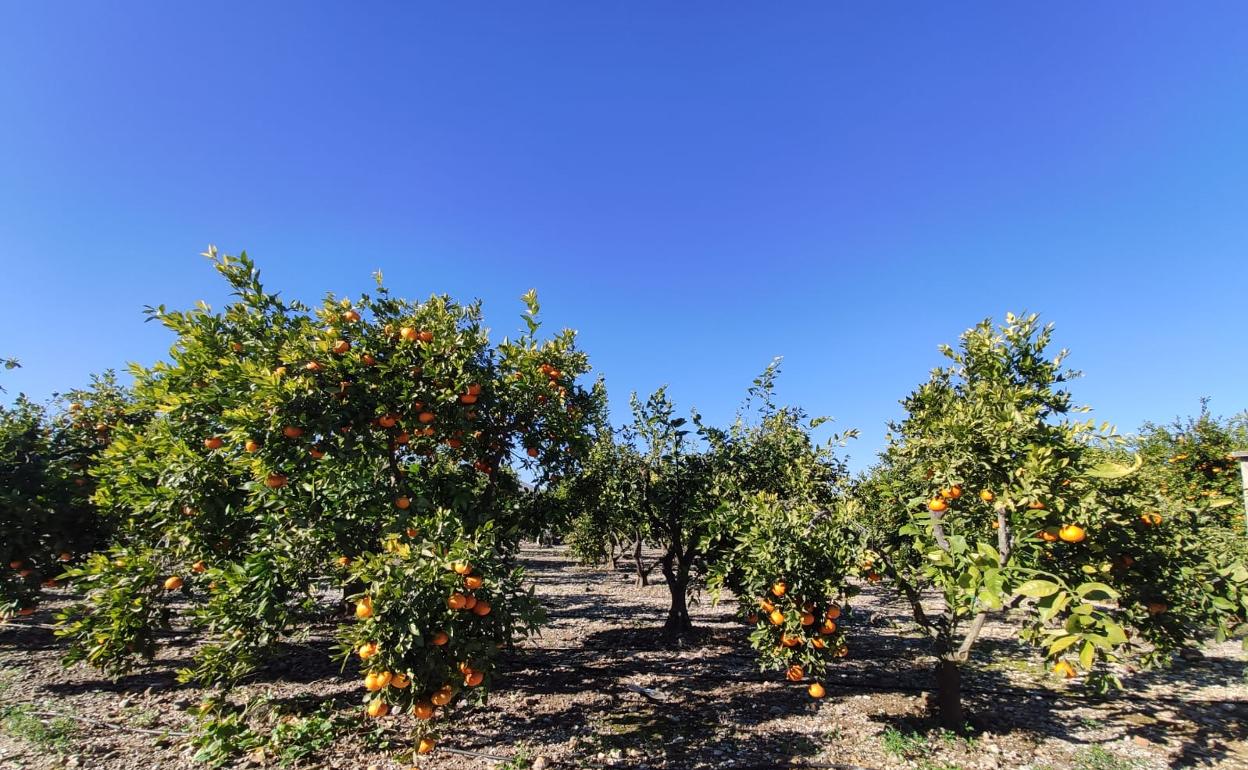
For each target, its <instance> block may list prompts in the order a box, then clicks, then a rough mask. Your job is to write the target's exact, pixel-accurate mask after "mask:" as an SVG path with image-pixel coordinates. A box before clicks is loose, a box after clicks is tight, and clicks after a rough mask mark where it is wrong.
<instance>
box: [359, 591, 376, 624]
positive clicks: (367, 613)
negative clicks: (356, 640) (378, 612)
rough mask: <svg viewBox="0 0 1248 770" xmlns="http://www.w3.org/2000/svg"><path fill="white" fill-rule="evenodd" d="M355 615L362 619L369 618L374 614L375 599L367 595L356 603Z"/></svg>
mask: <svg viewBox="0 0 1248 770" xmlns="http://www.w3.org/2000/svg"><path fill="white" fill-rule="evenodd" d="M355 616H356V617H357V618H359V619H360V620H368V619H369V618H371V617H372V616H373V600H372V599H371V598H369V597H367V596H365V597H364V598H363V599H360V600H359V601H358V602H356V603H355Z"/></svg>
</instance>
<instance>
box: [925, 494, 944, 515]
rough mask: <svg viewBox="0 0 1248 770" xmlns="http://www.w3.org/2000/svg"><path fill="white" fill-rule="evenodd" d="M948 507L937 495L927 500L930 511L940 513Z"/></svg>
mask: <svg viewBox="0 0 1248 770" xmlns="http://www.w3.org/2000/svg"><path fill="white" fill-rule="evenodd" d="M948 507H949V504H948V503H946V502H945V501H944V500H941V499H940V498H939V497H933V498H932V499H931V500H928V501H927V509H928V510H929V511H931V512H932V513H940V512H941V511H943V510H945V509H946V508H948Z"/></svg>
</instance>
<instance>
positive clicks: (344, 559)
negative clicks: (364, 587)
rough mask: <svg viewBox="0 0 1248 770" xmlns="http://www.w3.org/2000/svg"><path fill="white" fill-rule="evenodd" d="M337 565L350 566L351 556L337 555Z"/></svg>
mask: <svg viewBox="0 0 1248 770" xmlns="http://www.w3.org/2000/svg"><path fill="white" fill-rule="evenodd" d="M338 566H339V567H349V566H351V558H350V557H348V556H339V557H338Z"/></svg>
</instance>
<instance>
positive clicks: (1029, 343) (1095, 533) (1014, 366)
mask: <svg viewBox="0 0 1248 770" xmlns="http://www.w3.org/2000/svg"><path fill="white" fill-rule="evenodd" d="M1051 337H1052V327H1051V326H1043V327H1042V326H1041V325H1040V324H1039V322H1038V320H1037V317H1036V316H1034V315H1030V316H1022V317H1020V316H1014V315H1007V317H1006V322H1005V324H1003V325H1002V326H1001V327H1000V328H994V327H993V325H992V324H991V322H989V321H985V322H983V323H981V324H979V325H977V326H976V327H974V328H972V329H970V330H968V331H967V332H966V333H965V334H963V335H962V338H961V344H960V348H959V349H958V350H956V351H955V350H953V349H951V348H949V347H944V348H942V350H943V352H944V353H945V355H946V356H947V357H948V358H949V359H950V360H951V361H952V362H953V365H952V366H950V367H946V368H938V369H936V370H934V371H933V372H932V375H931V379H930V380H929V382H927V383H925V384H924V385H922V386H921V387H920V388H919V389H918V390H916V391H915V392H914V393H913V394H911V395H910V396H909V397H908V398H907V399H906V400H905V401H904V402H903V404H904V405H905V407H906V410H907V412H908V415H907V417H906V419H905V420H904V421H902V422H901V423H899V424H894V425H893V426H892V431H893V434H892V435H891V436H890V443H889V448H888V450H887V452H886V453H885V455H884V457H883V462H882V464H881V465H880V466H879V467H878V468H876V469H875V471H874V473H873V474H872V476H871V477H870V478H868V479H867V480H865V481H864V482H863V483H862V484H861V486H860V489H859V497H860V499H862V500H863V501H864V504H865V506H866V510H867V512H868V514H867V515H866V516H864V517H863V518H862V521H863V523H864V524H865V525H866V526H867V527H868V530H869V541H868V542H869V544H870V546H871V547H872V548H873V549H874V553H872V554H869V555H868V558H878V559H879V562H880V565H881V569H882V571H883V572H884V573H885V574H886V575H887V576H888V577H889V578H890V579H891V582H892V584H893V585H894V586H895V587H896V588H897V589H898V590H899V591H900V592H901V593H902V595H903V596H905V597H906V598H907V599H908V600H909V601H910V603H911V607H912V610H913V613H914V617H915V620H916V622H917V623H918V624H919V626H920V627H921V628H922V629H923V630H924V632H925V633H926V634H927V635H928V636H929V638H930V639H931V641H932V643H933V648H934V651H935V653H936V654H937V655H938V656H939V657H940V659H941V660H942V661H943V662H944V663H945V664H949V665H953V666H956V665H958V664H960V663H961V662H963V661H965V660H966V659H967V657H968V656H969V654H970V651H971V649H972V647H973V646H974V643H975V641H976V639H977V638H978V635H979V632H980V630H981V629H982V627H983V624H984V622H985V621H986V619H987V617H988V616H989V615H990V614H994V613H1001V612H1002V611H1003V610H1004V609H1005V608H1007V607H1017V608H1018V609H1020V610H1021V611H1022V613H1021V615H1019V616H1018V617H1021V618H1023V619H1024V620H1023V623H1024V625H1023V628H1022V630H1021V635H1022V638H1024V639H1025V640H1028V641H1031V642H1033V643H1035V644H1039V645H1043V646H1044V647H1045V649H1046V651H1047V654H1048V656H1049V657H1050V660H1051V661H1052V662H1053V663H1054V665H1055V670H1056V671H1057V672H1058V673H1060V674H1064V675H1066V676H1075V675H1076V673H1077V671H1079V670H1082V671H1087V672H1091V673H1093V674H1094V676H1093V678H1092V682H1093V683H1094V684H1095V685H1098V686H1100V687H1104V686H1106V685H1107V684H1109V683H1112V682H1113V681H1114V680H1113V676H1112V673H1111V672H1109V671H1108V669H1107V668H1105V667H1104V666H1103V665H1101V664H1104V663H1106V662H1110V661H1115V660H1118V659H1119V658H1120V657H1121V656H1123V655H1124V654H1127V653H1130V652H1140V651H1141V647H1142V645H1141V644H1140V642H1141V641H1143V642H1147V645H1151V648H1150V649H1149V650H1148V656H1147V659H1148V660H1155V659H1157V658H1159V657H1160V656H1163V655H1165V654H1167V653H1168V652H1170V651H1172V650H1173V649H1174V648H1175V647H1176V646H1178V645H1181V644H1183V643H1185V642H1186V641H1187V640H1188V639H1190V638H1194V637H1196V636H1198V635H1199V633H1200V629H1201V628H1205V627H1208V626H1210V625H1211V624H1213V623H1216V622H1218V619H1219V618H1223V619H1225V618H1228V617H1233V616H1234V615H1235V614H1236V613H1239V614H1241V615H1242V612H1243V608H1244V607H1248V604H1245V601H1246V600H1248V595H1246V594H1244V592H1243V586H1244V583H1243V581H1242V580H1241V579H1240V578H1241V577H1245V576H1248V575H1245V574H1244V572H1243V568H1242V565H1239V566H1234V565H1215V564H1211V563H1210V562H1209V561H1208V559H1207V552H1206V551H1204V550H1203V549H1202V548H1200V546H1199V541H1198V538H1197V537H1196V536H1195V535H1194V533H1193V532H1192V530H1191V529H1190V527H1191V526H1192V524H1193V522H1191V521H1188V520H1177V521H1176V520H1174V519H1167V518H1165V517H1161V516H1159V515H1158V514H1156V512H1155V511H1154V508H1153V505H1154V503H1155V500H1156V496H1155V495H1154V494H1153V493H1152V490H1150V489H1148V488H1147V486H1146V485H1145V484H1143V483H1141V481H1142V479H1143V477H1142V475H1140V474H1138V473H1137V471H1138V461H1137V462H1136V463H1126V462H1122V461H1121V460H1118V461H1115V460H1116V459H1117V458H1120V457H1121V455H1120V454H1118V453H1119V452H1120V451H1121V447H1122V445H1123V440H1122V439H1121V438H1120V437H1118V436H1117V435H1116V434H1114V432H1113V431H1112V429H1111V428H1110V427H1109V426H1108V425H1101V426H1099V427H1098V426H1096V425H1095V424H1094V423H1093V422H1092V421H1091V420H1086V421H1079V420H1073V419H1071V418H1070V417H1069V415H1071V414H1076V413H1079V412H1083V411H1086V408H1083V407H1075V406H1074V405H1073V404H1072V401H1071V396H1070V394H1069V392H1068V391H1067V390H1066V383H1067V382H1068V381H1069V380H1071V379H1072V378H1073V377H1074V376H1075V375H1076V373H1075V372H1072V371H1069V370H1067V369H1065V368H1063V360H1064V358H1065V356H1066V352H1065V351H1061V352H1059V353H1058V354H1056V355H1054V356H1049V354H1048V353H1047V348H1048V346H1049V343H1050V341H1051ZM929 590H935V591H936V592H938V593H939V594H940V596H941V597H942V599H943V601H944V608H943V610H941V611H940V612H939V614H931V613H930V611H928V610H925V609H924V607H923V606H922V605H921V604H920V602H919V600H918V599H919V596H920V595H921V594H922V593H923V592H925V591H929ZM1129 629H1134V630H1135V635H1134V636H1133V635H1131V634H1130V633H1129ZM1145 646H1146V645H1145ZM955 700H956V698H955ZM942 706H943V707H945V708H949V709H950V710H951V711H955V712H956V707H955V704H954V703H953V702H950V701H944V702H942ZM950 717H952V718H953V719H955V720H956V721H955V722H954V724H957V723H960V721H961V720H960V713H952V714H949V715H946V718H950Z"/></svg>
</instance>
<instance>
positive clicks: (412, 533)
mask: <svg viewBox="0 0 1248 770" xmlns="http://www.w3.org/2000/svg"><path fill="white" fill-rule="evenodd" d="M403 534H405V535H407V536H408V537H416V536H417V535H419V534H420V530H418V529H416V528H415V527H408V528H407V529H406V530H404V533H403Z"/></svg>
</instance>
